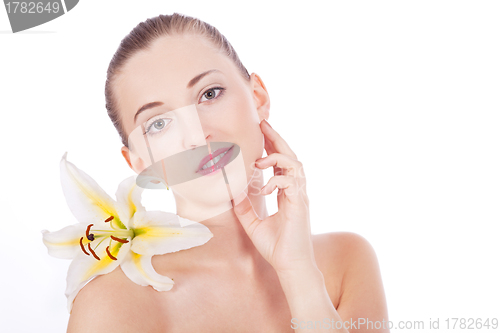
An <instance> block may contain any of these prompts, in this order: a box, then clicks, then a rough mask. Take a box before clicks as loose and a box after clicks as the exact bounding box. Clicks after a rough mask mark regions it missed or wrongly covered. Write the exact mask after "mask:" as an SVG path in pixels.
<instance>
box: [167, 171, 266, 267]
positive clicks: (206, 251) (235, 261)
mask: <svg viewBox="0 0 500 333" xmlns="http://www.w3.org/2000/svg"><path fill="white" fill-rule="evenodd" d="M255 184H260V186H258V185H257V186H255ZM252 185H253V186H248V187H247V189H248V194H247V195H248V198H249V199H250V201H251V203H252V206H253V208H254V210H255V212H256V213H257V215H258V216H259V217H260V218H261V219H264V218H266V217H267V216H268V213H267V207H266V201H265V196H262V195H260V194H259V190H260V187H262V186H263V175H262V173H260V174H258V175H254V178H253V179H252ZM184 208H186V206H184V205H179V203H178V204H177V214H178V215H179V216H181V217H184V218H187V219H189V220H192V221H197V220H196V217H194V216H190V215H189V214H187V212H188V211H189V210H188V209H184ZM213 209H214V211H217V210H219V211H221V210H222V211H223V213H220V214H218V215H216V216H213V217H210V218H208V219H203V220H202V219H199V220H198V221H197V222H199V223H201V224H203V225H205V226H207V227H208V228H209V229H210V231H211V232H212V234H213V235H214V236H213V237H212V238H211V239H210V240H209V241H208V242H207V243H205V244H203V245H201V246H197V247H193V248H190V249H188V250H183V251H178V252H174V253H171V254H167V255H166V256H165V258H168V259H171V260H173V261H175V262H177V261H178V262H179V263H185V264H182V265H199V266H206V267H211V268H217V267H220V268H222V269H223V268H227V267H233V268H236V267H239V268H241V269H242V270H252V271H255V270H256V269H257V270H258V269H260V268H261V267H260V266H261V265H262V264H263V262H262V261H263V260H264V261H265V259H264V258H263V257H262V256H261V255H260V253H259V252H258V251H257V249H256V248H255V246H254V245H253V243H252V241H251V240H250V238H249V237H248V235H247V233H246V232H245V230H244V229H243V226H242V225H241V223H240V221H239V219H238V217H237V216H236V214H235V213H234V209H233V207H232V203H231V202H228V203H227V204H226V203H225V204H224V207H223V208H221V206H219V207H216V208H213ZM191 211H193V210H191ZM207 215H208V216H212V215H211V214H210V212H208V213H207Z"/></svg>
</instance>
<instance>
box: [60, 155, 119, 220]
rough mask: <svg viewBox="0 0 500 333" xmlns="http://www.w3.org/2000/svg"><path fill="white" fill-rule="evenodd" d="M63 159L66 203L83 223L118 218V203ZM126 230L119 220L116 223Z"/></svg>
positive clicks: (63, 185) (62, 177)
mask: <svg viewBox="0 0 500 333" xmlns="http://www.w3.org/2000/svg"><path fill="white" fill-rule="evenodd" d="M67 154H68V153H65V154H64V156H63V157H62V159H61V163H60V167H61V184H62V188H63V192H64V196H65V197H66V202H67V204H68V206H69V208H70V210H71V212H72V213H73V215H74V216H75V217H76V219H77V220H78V221H79V222H81V223H89V221H92V222H94V223H95V221H104V220H105V219H107V218H108V217H110V216H115V217H117V216H118V213H117V211H116V209H115V205H116V202H115V201H114V200H113V199H112V198H111V197H110V196H109V195H108V194H107V193H106V192H105V191H104V190H103V189H102V188H101V187H100V186H99V185H98V184H97V183H96V182H95V180H93V179H92V178H91V177H90V176H89V175H87V174H86V173H85V172H83V171H82V170H80V169H78V168H77V167H76V166H75V165H74V164H73V163H71V162H68V161H67V160H66V155H67ZM115 223H117V224H118V225H119V226H120V227H122V228H125V226H123V225H120V224H122V223H121V222H120V221H119V220H118V219H117V221H116V222H115Z"/></svg>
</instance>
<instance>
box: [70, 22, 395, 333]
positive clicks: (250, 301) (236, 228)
mask: <svg viewBox="0 0 500 333" xmlns="http://www.w3.org/2000/svg"><path fill="white" fill-rule="evenodd" d="M106 107H107V109H108V114H109V115H110V118H111V120H112V121H113V123H114V125H115V126H116V128H117V130H118V132H119V134H120V136H121V139H122V142H123V145H124V146H123V147H122V154H123V156H124V158H125V160H126V161H127V163H128V165H129V166H130V167H131V168H132V169H133V170H134V171H135V172H136V173H137V174H139V175H144V174H145V172H146V171H148V170H150V169H151V168H153V167H154V166H155V165H158V163H160V162H161V163H162V165H163V167H164V170H165V165H167V169H168V172H167V174H165V178H164V179H165V182H166V184H167V186H169V188H170V189H171V190H172V191H173V194H174V197H175V200H176V207H177V214H178V215H179V216H181V217H184V218H187V219H191V220H194V221H197V222H200V223H202V224H204V225H206V226H207V227H208V228H209V229H210V231H211V232H212V233H213V235H214V236H213V238H212V239H211V240H210V241H209V242H208V243H206V244H204V245H203V246H199V247H195V248H191V249H189V250H184V251H179V252H175V253H169V254H165V255H160V256H154V257H153V266H154V268H155V269H156V271H157V272H158V273H160V274H162V275H166V276H169V277H170V278H172V279H173V280H174V281H175V285H174V287H173V289H172V290H170V291H167V292H157V291H155V290H153V289H152V288H149V287H142V286H139V285H136V284H134V283H133V282H131V281H130V280H129V279H128V278H127V277H126V276H125V275H124V274H123V272H122V271H121V269H115V270H114V271H113V272H112V273H109V274H106V275H102V276H99V277H97V278H95V279H94V280H92V281H91V282H90V283H88V284H87V285H86V286H85V287H84V288H83V289H82V290H81V291H80V293H79V294H78V296H77V298H76V299H75V302H74V305H73V310H72V314H71V317H70V320H69V327H68V331H69V332H115V331H116V332H125V331H126V332H225V331H231V332H290V331H299V332H301V331H303V332H305V331H307V332H310V331H311V329H312V328H315V329H318V330H325V329H328V328H330V331H338V332H347V330H349V331H357V330H359V331H365V330H370V331H371V332H373V331H377V332H388V331H389V330H388V329H387V328H384V327H381V326H379V325H378V324H377V322H380V323H385V322H386V321H387V307H386V302H385V296H384V291H383V286H382V281H381V276H380V272H379V268H378V263H377V259H376V255H375V253H374V251H373V249H372V247H371V246H370V244H369V243H368V242H367V241H366V240H365V239H364V238H363V237H361V236H359V235H357V234H353V233H328V234H321V235H311V233H310V224H309V211H308V205H309V201H308V198H307V194H306V191H305V175H304V172H303V168H302V165H301V163H300V162H299V161H298V159H297V156H296V155H295V154H294V152H293V151H292V149H291V148H290V147H289V146H288V144H287V143H286V142H285V140H284V139H283V138H282V137H280V135H279V134H278V133H277V132H276V131H275V130H274V129H273V128H272V127H271V126H270V125H269V123H268V122H267V119H268V117H269V110H270V100H269V95H268V92H267V90H266V87H265V85H264V83H263V82H262V80H261V79H260V77H259V76H258V75H257V74H255V73H253V74H251V75H249V74H248V72H247V70H246V69H245V67H244V66H243V65H242V64H241V62H240V60H239V58H238V56H237V54H236V52H235V51H234V50H233V48H232V47H231V45H230V44H229V43H228V42H227V40H226V39H225V38H224V37H223V36H222V35H221V34H220V33H219V32H218V31H217V30H216V29H215V28H213V27H211V26H209V25H208V24H206V23H204V22H201V21H199V20H197V19H193V18H190V17H186V16H183V15H179V14H173V15H160V16H158V17H155V18H151V19H148V20H146V21H145V22H143V23H141V24H139V25H138V26H137V27H136V28H135V29H134V30H133V31H132V32H131V33H130V34H129V35H128V36H127V37H125V38H124V40H123V41H122V43H121V45H120V47H119V49H118V50H117V52H116V54H115V56H114V57H113V59H112V61H111V63H110V66H109V69H108V78H107V81H106ZM141 138H142V139H141ZM141 140H144V141H141ZM220 147H222V148H220ZM215 148H219V149H218V150H217V149H215ZM231 148H232V149H234V151H236V150H237V151H236V152H234V153H233V155H232V157H231V159H230V160H228V159H227V158H226V161H225V162H224V163H222V162H221V161H223V159H220V160H219V159H217V160H216V155H217V154H218V153H219V154H220V152H221V151H224V152H227V151H228V150H229V149H231ZM264 149H265V150H266V152H267V155H268V156H267V157H265V158H261V157H262V155H263V151H264ZM207 151H208V155H207ZM212 153H213V154H212ZM200 156H210V158H208V160H207V159H201V162H200V158H199V157H200ZM207 161H208V162H207ZM205 162H207V163H205ZM193 163H196V165H197V166H198V167H197V168H196V173H193V172H191V173H190V172H188V171H186V170H190V168H189V167H190V166H192V164H193ZM198 163H199V164H198ZM221 163H222V164H221ZM271 166H273V167H274V171H275V176H274V177H272V178H271V179H270V180H269V182H268V184H267V185H266V186H264V185H265V184H264V182H263V173H262V171H263V170H265V169H266V168H269V167H271ZM218 167H220V168H218ZM202 170H205V171H202ZM207 170H208V171H207ZM262 187H263V189H262V191H261V188H262ZM275 189H278V190H279V192H278V207H279V211H278V212H277V213H276V214H274V215H272V216H268V214H267V210H266V203H265V195H268V194H270V193H272V192H273V191H274V190H275ZM359 318H364V319H365V321H368V323H369V322H370V321H371V322H372V324H371V325H372V326H373V325H374V327H370V326H364V325H362V322H361V321H359V322H358V319H359ZM337 322H339V324H336V323H337ZM344 322H345V323H344ZM351 323H352V324H353V325H354V326H352V324H351ZM332 324H333V325H332ZM341 324H343V325H341ZM331 326H333V327H331ZM384 326H385V327H387V326H386V325H384ZM335 327H336V328H335ZM379 327H380V329H373V328H379Z"/></svg>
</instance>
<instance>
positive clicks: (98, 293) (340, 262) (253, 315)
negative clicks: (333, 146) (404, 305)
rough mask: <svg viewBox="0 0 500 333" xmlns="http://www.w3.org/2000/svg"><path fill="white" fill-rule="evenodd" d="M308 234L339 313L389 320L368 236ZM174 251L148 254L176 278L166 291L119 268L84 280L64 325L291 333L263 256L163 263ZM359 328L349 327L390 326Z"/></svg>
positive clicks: (106, 329) (90, 328)
mask: <svg viewBox="0 0 500 333" xmlns="http://www.w3.org/2000/svg"><path fill="white" fill-rule="evenodd" d="M312 238H313V242H314V252H315V257H316V262H317V264H318V268H319V269H320V270H321V272H322V274H323V276H324V277H325V285H326V288H327V290H328V294H329V296H330V299H331V302H332V304H333V306H334V307H335V308H336V309H337V310H338V313H339V315H340V317H341V318H342V320H344V321H349V320H350V318H353V321H354V320H356V318H371V319H370V320H372V321H375V320H379V321H382V319H385V320H386V321H387V308H386V304H385V297H384V291H383V286H382V282H381V277H380V272H379V270H378V263H377V260H376V257H375V256H374V253H373V250H372V249H371V247H370V245H369V244H368V243H367V241H366V240H365V239H364V238H361V237H360V236H359V235H356V234H353V233H344V232H335V233H328V234H321V235H313V236H312ZM185 252H186V253H187V252H189V251H185ZM178 254H180V252H179V253H178ZM175 255H176V253H172V254H166V255H162V256H155V257H153V266H154V267H155V269H156V270H157V271H158V272H159V273H160V274H165V275H167V276H169V277H173V278H174V281H175V282H176V285H175V287H174V288H173V289H172V290H171V291H168V292H162V293H160V292H157V291H155V290H154V289H153V288H152V287H142V286H139V285H136V284H135V283H133V282H131V281H130V280H129V279H128V278H127V277H126V276H125V275H124V274H123V272H122V270H121V269H120V268H117V269H115V270H114V271H113V272H112V273H109V274H106V275H101V276H98V277H97V278H95V279H94V280H92V281H91V282H89V283H88V284H87V285H86V286H85V287H84V288H83V289H82V290H81V291H80V293H79V294H78V297H77V298H76V300H75V303H74V306H73V312H72V315H71V317H70V321H69V325H68V332H101V331H102V332H148V333H149V332H150V333H156V332H158V333H160V332H294V330H293V329H292V328H291V319H292V317H291V314H290V310H289V307H288V304H287V302H286V299H285V295H284V293H283V290H282V288H281V286H280V283H279V281H278V278H277V276H276V273H275V271H274V270H273V269H272V267H270V266H269V265H268V264H266V262H265V260H263V259H262V260H260V264H261V265H262V267H260V268H259V267H256V268H255V269H254V270H253V271H251V270H248V271H245V270H244V268H243V267H242V268H240V269H235V267H234V266H232V265H229V264H228V265H227V267H225V268H222V267H218V268H216V269H215V268H212V269H211V268H209V267H203V268H200V267H189V265H187V264H184V265H182V264H181V265H180V267H177V266H174V265H171V264H169V263H171V262H172V261H176V259H177V258H170V257H173V256H175ZM171 259H172V260H171ZM178 259H179V260H180V259H181V258H178ZM182 259H183V260H187V259H188V258H182ZM186 262H189V261H186ZM163 264H165V266H163ZM347 279H348V280H347ZM208 286H209V287H208ZM365 328H366V327H363V329H361V328H360V329H358V330H351V331H353V332H365V331H366V332H367V331H370V332H388V331H389V330H366V329H365Z"/></svg>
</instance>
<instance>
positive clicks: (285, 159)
mask: <svg viewBox="0 0 500 333" xmlns="http://www.w3.org/2000/svg"><path fill="white" fill-rule="evenodd" d="M260 127H261V130H262V133H264V138H265V149H266V151H267V155H268V156H266V157H264V158H261V159H258V160H257V161H256V162H255V166H256V167H257V168H259V169H266V168H269V167H271V166H273V167H274V176H273V177H271V179H269V182H268V183H267V184H266V185H265V186H264V187H263V188H262V190H261V195H268V194H271V193H272V192H273V191H274V190H275V189H276V188H278V189H279V190H278V212H277V213H275V214H274V215H271V216H269V217H267V218H265V219H263V220H262V219H260V218H259V217H258V216H257V214H256V213H255V210H254V209H253V207H252V204H251V202H250V200H249V199H248V197H247V196H246V195H245V197H244V198H243V200H242V201H241V202H239V203H237V205H236V206H235V208H234V211H235V214H236V216H237V217H238V218H239V220H240V222H241V224H242V226H243V228H244V229H245V231H246V233H247V234H248V236H249V237H250V239H251V240H252V242H253V244H254V245H255V247H256V248H257V250H258V251H259V252H260V253H261V255H262V256H263V257H264V258H265V259H266V260H267V261H268V262H269V263H270V264H271V265H272V266H273V267H274V269H275V270H276V272H277V273H278V275H280V274H288V273H294V272H297V271H299V270H303V269H309V268H314V267H317V266H316V262H315V260H314V251H313V247H312V240H311V228H310V223H309V199H308V198H307V194H306V178H305V174H304V168H303V166H302V163H301V162H299V161H298V160H297V156H296V155H295V153H294V152H293V151H292V150H291V149H290V147H289V146H288V144H287V143H286V142H285V140H283V138H282V137H281V136H280V135H279V134H278V133H277V132H276V131H275V130H274V129H273V128H272V127H271V125H269V123H268V122H267V121H265V120H263V121H262V122H261V124H260Z"/></svg>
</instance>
